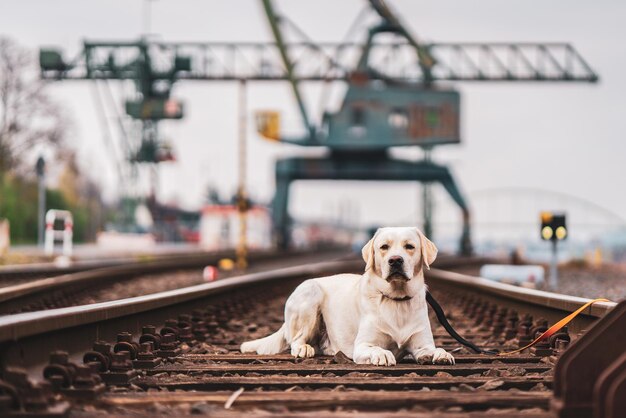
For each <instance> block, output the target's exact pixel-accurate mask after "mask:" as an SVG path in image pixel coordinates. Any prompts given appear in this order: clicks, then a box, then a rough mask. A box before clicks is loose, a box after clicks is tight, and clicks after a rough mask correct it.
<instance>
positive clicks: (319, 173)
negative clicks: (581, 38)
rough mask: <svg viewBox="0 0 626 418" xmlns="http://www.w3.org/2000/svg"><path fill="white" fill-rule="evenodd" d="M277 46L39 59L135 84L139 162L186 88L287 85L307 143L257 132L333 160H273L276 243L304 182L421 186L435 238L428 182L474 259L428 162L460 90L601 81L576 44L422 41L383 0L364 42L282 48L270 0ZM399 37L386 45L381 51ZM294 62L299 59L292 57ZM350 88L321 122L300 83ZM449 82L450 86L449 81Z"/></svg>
mask: <svg viewBox="0 0 626 418" xmlns="http://www.w3.org/2000/svg"><path fill="white" fill-rule="evenodd" d="M261 1H262V5H263V9H264V11H265V14H266V17H267V19H268V22H269V25H270V28H271V31H272V34H273V36H274V40H275V41H274V42H270V43H259V42H237V43H229V42H165V41H156V40H150V39H148V38H141V39H139V40H135V41H129V42H109V41H91V40H88V41H84V43H83V47H82V48H81V50H80V52H79V53H78V54H77V55H76V56H75V57H74V58H72V59H70V60H66V59H65V57H64V56H63V54H62V52H61V51H60V50H58V49H56V48H44V49H41V50H40V54H39V59H40V69H41V77H42V78H43V79H47V80H92V81H97V80H132V81H133V82H134V83H135V86H136V88H135V92H134V94H133V95H131V96H130V97H128V98H127V100H126V102H125V104H124V107H125V111H126V114H127V115H128V116H129V117H130V118H132V119H134V120H137V121H140V122H141V124H142V129H141V138H139V141H137V142H138V144H139V145H138V147H135V148H134V149H131V150H130V151H129V155H127V157H128V158H129V159H130V160H131V161H133V162H136V163H158V162H160V161H163V160H164V159H167V157H165V158H164V157H163V153H162V152H160V151H161V150H162V149H163V147H162V142H161V139H160V137H159V134H158V129H157V126H158V122H159V121H160V120H164V119H181V118H183V117H184V103H183V102H182V101H181V100H179V99H177V98H175V97H174V96H173V95H172V90H173V87H174V85H175V84H176V83H178V82H180V81H202V82H206V81H214V82H229V81H235V82H249V81H282V82H285V81H286V82H288V83H290V85H291V87H292V91H293V93H294V97H295V98H296V102H297V104H298V108H299V111H300V114H301V117H302V122H303V125H304V127H305V131H306V134H305V136H303V137H301V138H290V137H284V136H283V135H282V134H281V132H280V129H277V127H279V124H278V123H277V120H276V115H274V114H271V113H270V114H268V113H260V114H259V115H258V117H257V124H258V126H259V132H260V133H261V134H262V135H264V136H266V137H268V138H270V139H273V140H278V141H281V142H285V143H291V144H297V145H301V146H315V147H326V148H328V150H329V153H328V155H327V156H325V157H316V158H312V157H306V158H305V157H292V158H286V159H281V160H279V161H277V163H276V194H275V197H274V200H273V203H272V216H273V222H274V232H275V236H276V239H277V242H278V244H279V245H280V246H287V245H288V241H289V228H290V217H289V214H288V211H287V207H288V202H289V188H290V184H291V183H292V182H293V181H296V180H312V179H315V180H320V179H327V180H335V179H343V180H387V181H417V182H421V183H423V184H424V185H425V187H424V192H425V195H424V229H425V232H426V233H427V234H431V233H432V225H431V216H432V214H431V210H430V206H429V201H430V199H429V190H430V188H429V187H428V185H430V184H432V183H440V184H441V185H442V186H443V187H444V188H445V189H446V190H447V191H448V193H449V194H450V196H451V198H452V199H453V200H454V201H455V202H456V204H457V205H458V206H459V208H460V210H461V214H462V220H463V231H462V233H461V238H460V249H461V252H462V253H465V254H468V253H471V251H472V248H471V238H470V237H471V234H470V211H469V208H468V205H467V202H466V201H465V199H464V197H463V194H462V193H461V190H460V188H459V187H458V185H457V183H456V181H455V179H454V178H453V176H452V174H451V172H450V170H449V169H448V168H447V167H446V166H444V165H441V164H437V163H435V162H434V161H433V160H432V158H431V150H432V148H433V147H435V146H439V145H443V144H456V143H459V142H460V140H461V138H460V95H459V93H458V91H456V90H454V89H453V88H450V87H449V86H448V85H449V83H448V82H450V83H452V82H586V83H595V82H596V81H597V80H598V76H597V74H596V73H595V72H594V71H593V70H592V68H591V67H590V66H589V64H588V63H587V62H586V61H585V60H584V58H583V57H582V56H581V55H580V54H579V53H578V51H577V50H576V49H575V48H574V47H573V46H572V45H570V44H568V43H471V42H463V43H424V42H420V41H418V39H417V38H416V37H415V36H413V35H412V34H411V32H410V31H409V30H408V29H407V27H406V26H405V25H404V24H403V23H402V22H401V21H400V19H398V18H397V16H396V14H395V13H393V12H392V10H391V9H390V8H389V7H388V6H387V4H386V3H385V2H384V1H382V0H370V1H369V2H368V5H369V7H370V8H371V10H373V11H374V12H375V13H376V15H377V16H378V23H377V24H375V25H374V26H372V27H370V28H369V29H368V31H367V36H366V40H365V42H364V43H361V42H339V43H317V42H314V41H311V40H310V39H305V40H299V41H286V39H285V26H287V25H293V22H291V21H290V20H289V19H288V18H287V17H286V16H283V15H281V14H280V13H278V12H277V10H276V8H275V7H274V4H273V2H272V1H271V0H261ZM381 34H391V35H393V36H394V37H395V38H394V40H393V41H390V42H377V39H378V37H379V35H381ZM294 57H297V59H294ZM303 81H319V82H331V81H340V82H345V83H347V84H348V90H347V92H346V95H345V98H344V100H343V104H342V106H341V108H340V109H339V111H338V112H334V113H331V112H325V113H324V114H323V117H322V121H321V123H319V124H315V123H314V122H313V121H312V119H311V117H310V115H309V113H308V111H307V107H306V105H305V102H304V99H303V95H302V93H301V92H300V87H299V84H300V83H301V82H303ZM444 82H445V83H446V84H445V85H444V84H443V83H444ZM405 146H419V147H421V148H422V149H424V159H423V160H422V161H409V160H402V159H396V158H392V157H391V156H390V155H389V149H390V148H391V147H405Z"/></svg>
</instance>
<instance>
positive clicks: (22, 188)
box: [0, 176, 89, 244]
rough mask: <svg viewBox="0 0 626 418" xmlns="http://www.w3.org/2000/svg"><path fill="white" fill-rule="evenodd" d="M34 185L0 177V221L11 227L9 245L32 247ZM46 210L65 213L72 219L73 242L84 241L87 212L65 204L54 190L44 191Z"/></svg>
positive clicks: (34, 202) (35, 239) (33, 233)
mask: <svg viewBox="0 0 626 418" xmlns="http://www.w3.org/2000/svg"><path fill="white" fill-rule="evenodd" d="M37 200H38V193H37V183H36V182H35V181H29V180H24V179H21V178H19V177H12V176H0V218H7V219H8V220H9V222H10V224H11V243H12V244H33V243H36V242H37V208H38V201H37ZM46 209H65V210H69V211H70V212H72V215H73V217H74V241H75V242H84V241H85V240H86V239H87V236H86V233H87V225H88V222H89V210H88V208H87V207H85V206H82V205H76V206H71V205H69V204H67V203H66V201H65V199H64V198H63V195H62V194H61V192H60V191H58V190H51V189H48V190H46Z"/></svg>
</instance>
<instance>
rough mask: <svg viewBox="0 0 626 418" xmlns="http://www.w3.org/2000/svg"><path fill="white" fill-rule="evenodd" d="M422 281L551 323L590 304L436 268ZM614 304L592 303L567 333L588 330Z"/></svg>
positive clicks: (582, 300) (561, 295)
mask: <svg viewBox="0 0 626 418" xmlns="http://www.w3.org/2000/svg"><path fill="white" fill-rule="evenodd" d="M426 279H427V283H428V284H429V286H431V287H432V288H436V289H442V288H443V290H445V291H450V292H455V293H463V292H471V293H472V294H475V295H479V296H480V297H481V298H483V299H486V300H490V301H493V302H498V303H500V304H502V303H504V304H506V305H508V306H509V307H512V308H515V309H519V310H522V311H525V312H528V313H531V314H534V315H537V316H539V317H543V318H545V319H547V320H548V321H550V322H552V323H553V322H556V321H558V320H560V319H561V318H563V317H564V316H566V315H567V314H569V313H571V312H573V311H575V310H576V309H578V308H580V307H581V306H583V305H584V304H585V303H587V302H589V301H590V299H587V298H581V297H578V296H569V295H563V294H559V293H552V292H546V291H543V290H537V289H529V288H525V287H519V286H514V285H510V284H505V283H499V282H495V281H492V280H488V279H485V278H482V277H475V276H470V275H466V274H461V273H456V272H451V271H444V270H440V269H432V270H430V271H428V272H427V273H426ZM616 305H617V303H615V302H597V303H594V304H593V305H591V306H590V307H589V308H588V309H587V310H585V311H584V312H583V313H582V314H581V315H579V317H578V318H576V320H575V321H574V322H572V323H571V325H570V328H569V329H570V331H573V332H580V331H582V330H584V329H586V328H588V327H589V326H591V325H592V324H593V322H594V321H596V320H597V319H599V318H602V317H603V316H605V315H606V314H607V313H608V312H609V311H611V310H612V309H613V308H614V307H615V306H616Z"/></svg>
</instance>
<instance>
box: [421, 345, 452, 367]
mask: <svg viewBox="0 0 626 418" xmlns="http://www.w3.org/2000/svg"><path fill="white" fill-rule="evenodd" d="M413 357H414V358H415V361H416V362H417V364H430V363H432V364H454V357H452V354H450V353H448V352H447V351H446V350H444V349H443V348H435V349H434V350H433V349H430V350H420V351H419V352H418V353H415V354H414V355H413Z"/></svg>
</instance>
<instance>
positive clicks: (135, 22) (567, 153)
mask: <svg viewBox="0 0 626 418" xmlns="http://www.w3.org/2000/svg"><path fill="white" fill-rule="evenodd" d="M389 3H390V4H391V6H393V8H394V9H395V10H397V11H398V12H399V13H400V14H401V16H402V18H403V19H404V21H405V22H406V23H408V24H409V26H410V28H411V29H412V31H413V32H414V33H415V34H417V35H418V36H419V37H420V38H421V39H423V40H427V41H568V42H571V43H572V44H573V45H574V46H575V47H576V48H577V49H578V51H579V52H580V53H581V54H582V56H583V57H585V59H586V60H587V61H588V62H589V63H590V65H591V66H592V68H593V69H594V70H596V72H597V73H598V74H599V75H600V83H599V84H595V85H594V84H584V83H581V84H565V83H563V84H559V83H545V84H531V83H519V84H514V83H509V84H502V83H482V84H480V83H475V84H469V83H465V84H462V83H460V84H457V85H456V87H457V88H458V89H459V90H460V91H461V93H462V145H458V146H446V147H440V148H439V149H437V150H436V152H435V159H436V161H438V162H442V163H448V164H449V165H450V166H451V167H452V169H453V172H454V174H455V175H456V178H457V180H458V182H459V183H460V186H461V187H462V189H463V190H464V191H465V193H466V194H467V195H469V196H472V194H473V193H476V192H477V191H480V190H485V189H490V188H506V187H529V188H539V189H548V190H558V191H561V192H564V193H568V194H571V195H575V196H578V197H581V198H583V199H586V200H590V201H592V202H595V203H597V204H598V205H600V206H603V207H605V208H607V209H609V210H611V211H613V212H615V213H617V214H619V215H621V216H623V217H626V216H624V215H625V214H626V193H624V192H622V190H623V189H624V186H623V182H624V179H626V158H625V157H626V142H625V141H624V139H625V132H626V76H625V75H624V73H625V69H626V47H625V46H624V39H626V25H624V20H625V18H626V2H623V1H619V0H606V1H594V2H579V1H571V0H568V1H565V0H553V1H549V2H546V1H539V0H536V1H530V0H524V1H501V0H485V1H471V2H470V1H463V0H458V1H451V0H437V1H415V0H390V1H389ZM363 5H364V2H363V1H359V0H342V1H337V0H334V1H331V0H316V1H296V0H291V1H285V0H282V1H277V2H276V6H277V8H278V9H279V10H280V11H281V12H283V13H284V14H286V15H288V16H289V17H290V18H291V19H292V20H294V21H295V22H297V23H298V24H299V25H300V27H301V28H303V29H304V31H305V32H306V33H307V34H308V35H309V36H310V37H311V38H312V39H315V40H320V41H338V40H341V39H342V38H343V36H344V34H345V32H346V30H347V26H348V24H349V22H351V21H352V19H353V18H354V17H355V16H356V14H357V13H358V12H359V11H360V10H361V8H362V7H363ZM143 10H144V2H143V1H140V0H133V1H130V0H107V1H95V0H91V1H84V0H55V1H49V0H39V1H32V0H31V1H20V2H9V1H2V2H1V3H0V33H1V34H3V35H8V36H10V37H12V38H14V39H15V40H16V41H18V42H20V43H21V44H23V45H25V46H28V47H32V48H36V47H39V46H59V47H61V48H63V49H64V51H65V53H66V56H72V55H74V54H76V53H77V51H78V48H79V47H80V43H81V41H82V40H83V39H85V38H86V39H135V38H137V37H138V36H139V35H140V34H141V32H142V25H143ZM151 16H152V18H151V32H152V33H154V34H158V36H159V37H160V38H162V39H163V40H168V41H177V40H196V41H269V40H271V38H270V33H269V29H268V25H267V23H266V20H265V17H264V15H263V14H262V11H261V6H260V2H259V1H255V0H229V1H206V0H156V1H154V2H153V3H152V7H151ZM51 92H52V94H53V95H54V97H56V98H57V99H58V100H59V101H61V102H63V104H64V105H65V106H66V107H67V108H68V109H69V111H70V113H71V114H72V115H73V117H74V120H75V123H76V127H77V128H76V135H75V138H74V140H75V146H76V147H77V148H78V149H79V153H80V154H79V155H80V156H81V159H82V164H83V167H85V168H87V169H89V172H90V175H92V176H94V177H95V178H96V179H97V180H98V181H99V182H100V183H101V184H102V186H103V188H104V189H105V191H106V192H107V195H109V196H111V195H112V194H114V191H115V189H116V184H117V183H116V180H115V175H114V170H113V165H112V164H111V162H110V160H108V159H107V158H103V156H106V155H107V151H106V148H105V146H104V144H103V132H102V129H101V125H100V124H99V123H98V118H97V115H96V109H95V107H94V101H93V97H92V87H91V86H90V84H89V83H88V82H60V83H56V84H55V85H54V86H52V87H51ZM248 93H249V112H250V114H252V112H254V111H255V110H258V109H264V108H272V109H279V110H280V111H281V112H282V117H283V119H284V120H287V121H288V123H289V122H290V123H292V124H293V123H296V122H297V121H298V114H297V112H296V109H295V103H294V100H293V98H292V95H291V93H290V90H289V87H288V86H287V85H286V84H285V83H252V84H251V85H250V86H249V89H248ZM305 93H306V98H307V102H308V103H310V104H311V105H312V106H313V105H316V104H317V99H318V97H317V95H318V94H319V88H317V87H315V86H310V87H308V88H307V89H306V91H305ZM174 96H175V97H179V98H181V99H184V101H185V103H186V109H187V116H186V117H185V119H184V120H182V121H175V122H167V123H163V124H162V131H163V133H164V134H165V136H166V137H169V138H171V139H172V143H173V145H174V148H175V151H176V154H177V158H178V162H177V163H174V164H163V165H162V168H161V171H160V173H161V185H162V188H161V190H160V192H159V197H160V198H161V199H162V200H164V201H174V200H177V201H179V202H180V203H181V204H183V205H184V206H185V207H189V208H197V207H199V206H200V205H201V202H202V196H203V194H204V191H205V188H206V186H207V185H208V184H209V183H210V184H213V185H215V186H216V187H218V188H219V190H220V192H221V193H222V194H223V195H224V196H226V195H228V194H229V193H231V192H232V191H233V190H234V188H235V185H236V175H235V173H236V143H237V141H236V140H237V124H236V122H237V85H236V84H234V83H197V82H180V83H178V84H177V85H176V86H175V88H174ZM120 106H121V100H120ZM248 143H249V149H250V154H251V155H250V160H249V172H250V175H249V185H250V189H251V193H252V195H253V196H256V197H257V198H260V199H263V200H265V201H269V199H270V198H271V196H272V195H273V191H274V181H273V161H274V159H275V158H276V157H277V156H280V155H285V154H287V153H293V152H294V151H293V148H287V147H285V146H282V145H279V144H274V143H268V142H266V141H263V140H262V139H260V138H259V137H258V136H257V135H256V133H254V131H253V127H252V126H251V127H250V134H249V137H248ZM416 154H417V153H416ZM293 190H294V194H293V197H294V201H293V203H292V205H291V208H292V213H294V214H296V215H302V216H308V217H314V216H318V215H323V214H326V213H328V212H329V211H333V210H335V209H333V208H337V206H338V205H340V203H339V202H340V201H341V200H342V199H344V200H345V199H346V198H350V199H351V200H352V201H353V202H355V203H354V205H356V206H358V207H359V215H360V217H361V220H362V221H364V222H379V223H389V222H406V221H407V220H410V219H411V218H412V217H413V216H415V214H416V213H417V212H418V211H419V209H418V204H417V202H418V199H419V196H420V194H419V187H418V186H417V185H409V184H397V185H385V186H383V185H380V184H360V185H354V184H342V185H337V184H335V185H328V184H326V183H325V184H320V183H315V184H308V185H297V186H296V187H295V188H294V189H293ZM388 202H395V204H393V205H389V203H388ZM533 216H534V215H533Z"/></svg>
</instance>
